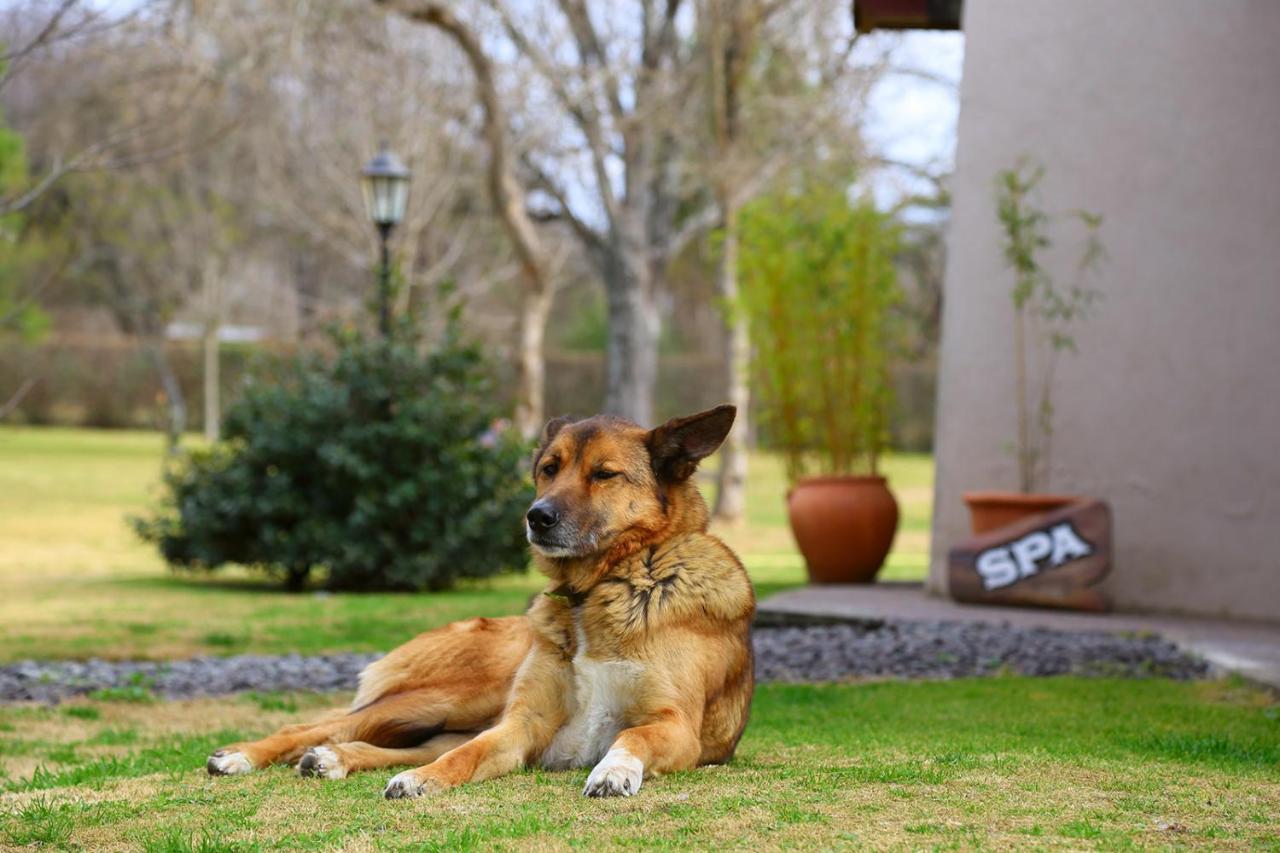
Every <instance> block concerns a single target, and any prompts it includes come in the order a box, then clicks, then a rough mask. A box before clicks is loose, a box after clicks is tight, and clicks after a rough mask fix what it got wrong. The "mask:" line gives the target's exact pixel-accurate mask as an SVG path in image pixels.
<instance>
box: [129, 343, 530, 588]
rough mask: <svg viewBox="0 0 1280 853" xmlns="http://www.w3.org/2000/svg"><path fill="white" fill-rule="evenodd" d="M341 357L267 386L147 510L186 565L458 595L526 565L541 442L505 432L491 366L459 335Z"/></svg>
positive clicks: (292, 580)
mask: <svg viewBox="0 0 1280 853" xmlns="http://www.w3.org/2000/svg"><path fill="white" fill-rule="evenodd" d="M335 342H336V352H334V353H332V354H330V355H327V356H322V355H316V354H308V355H302V356H298V357H296V358H294V359H292V360H289V361H286V362H284V363H283V364H282V365H281V366H280V367H279V368H277V370H276V374H277V375H275V376H273V377H271V379H270V381H266V380H264V379H258V380H255V381H253V382H251V383H250V384H249V385H248V386H247V387H246V388H245V389H244V392H243V394H242V396H241V398H240V399H239V401H238V402H236V403H235V404H234V405H233V406H232V407H231V408H230V409H229V410H228V411H227V415H226V426H225V430H224V435H225V439H224V440H223V441H222V442H220V443H218V444H217V445H215V446H213V447H211V448H210V449H208V450H203V451H195V452H193V453H191V454H190V455H189V456H188V457H186V458H185V459H184V460H181V461H180V462H178V463H176V464H175V465H173V466H172V467H171V468H170V469H169V470H168V471H167V472H166V474H165V477H164V497H163V500H162V503H161V506H160V508H159V509H158V510H157V511H156V512H155V513H154V514H153V515H152V516H151V517H150V518H146V519H138V520H135V522H134V523H135V526H136V528H137V530H138V531H139V533H140V534H141V535H142V537H143V538H144V539H146V540H148V541H150V542H153V543H155V544H157V545H158V546H159V548H160V552H161V554H162V555H163V556H164V558H165V559H166V560H167V561H168V562H169V563H170V564H171V565H173V566H175V567H179V568H187V569H216V568H218V567H220V566H223V565H226V564H228V563H239V564H242V565H247V566H252V567H256V568H260V569H263V570H265V571H267V572H269V573H271V574H274V575H277V576H280V577H282V578H283V579H284V581H285V583H286V584H287V585H288V586H289V587H290V588H294V589H296V588H299V587H301V586H302V585H303V584H304V583H305V581H306V580H307V577H308V575H310V574H311V573H312V572H313V571H318V572H319V574H320V575H321V576H322V578H323V583H324V584H325V585H326V586H328V587H329V588H332V589H360V590H373V589H381V590H386V589H390V590H421V589H442V588H445V587H447V586H449V585H451V584H452V583H453V581H454V580H455V579H457V578H460V577H485V576H489V575H494V574H497V573H499V572H503V571H517V570H522V569H523V568H524V567H525V566H526V552H525V542H524V536H523V515H524V512H525V509H526V508H527V506H528V504H529V501H530V500H531V499H532V491H531V489H530V487H529V486H528V485H527V484H526V477H525V470H524V469H525V462H526V459H527V455H526V454H527V450H528V448H527V446H526V445H525V444H524V443H523V442H522V441H520V440H519V439H518V438H517V437H516V436H515V434H514V433H513V432H512V431H510V430H506V431H502V430H496V431H495V430H494V428H493V427H494V425H495V423H496V422H498V421H499V419H500V416H501V414H502V412H501V410H500V409H499V408H498V405H499V404H498V403H497V402H495V400H496V398H495V395H494V393H493V383H492V379H491V374H490V371H489V369H488V367H487V365H486V363H485V362H484V360H483V359H482V358H481V357H480V355H479V353H478V351H477V350H476V349H474V348H473V347H468V346H464V345H462V344H461V343H459V342H458V341H457V340H456V338H455V337H454V336H453V335H449V336H448V339H447V341H446V342H445V343H444V344H443V345H441V346H440V347H439V348H437V349H435V350H434V351H432V352H430V353H428V354H426V355H423V354H422V353H421V352H420V349H419V347H418V345H417V342H416V341H414V340H413V339H412V338H411V337H408V336H405V335H400V336H398V337H397V338H396V339H395V340H394V341H393V342H391V343H385V342H383V341H381V340H369V339H365V338H363V337H361V336H359V335H357V334H354V333H346V334H342V335H337V336H336V337H335Z"/></svg>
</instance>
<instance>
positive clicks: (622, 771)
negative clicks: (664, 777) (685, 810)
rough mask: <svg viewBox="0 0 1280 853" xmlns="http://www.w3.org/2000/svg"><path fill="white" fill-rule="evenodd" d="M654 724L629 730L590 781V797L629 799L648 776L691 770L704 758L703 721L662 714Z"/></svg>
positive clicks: (672, 712) (674, 713)
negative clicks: (702, 755) (700, 731)
mask: <svg viewBox="0 0 1280 853" xmlns="http://www.w3.org/2000/svg"><path fill="white" fill-rule="evenodd" d="M655 716H656V719H654V720H653V721H652V722H650V723H647V724H645V725H642V726H636V727H635V728H630V729H626V730H625V731H623V732H622V733H621V734H619V735H618V737H617V738H616V739H615V740H614V742H613V745H612V746H611V747H610V748H609V752H608V753H607V754H606V755H605V757H604V758H602V759H600V763H599V764H597V765H596V766H595V767H594V768H593V769H592V771H591V775H590V776H588V777H587V784H586V786H585V787H583V789H582V793H583V795H584V796H588V797H629V796H631V795H632V794H634V793H636V792H637V791H639V790H640V783H641V782H642V781H644V777H645V774H646V773H647V774H649V775H652V774H655V773H668V772H670V771H672V770H688V769H690V768H692V767H695V766H697V764H698V756H699V755H701V754H702V743H701V741H700V739H699V736H698V729H699V727H700V723H701V721H700V720H695V719H693V716H694V715H689V714H685V713H681V712H680V711H676V710H666V711H661V712H659V713H658V714H657V715H655Z"/></svg>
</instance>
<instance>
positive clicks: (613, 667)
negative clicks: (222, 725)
mask: <svg viewBox="0 0 1280 853" xmlns="http://www.w3.org/2000/svg"><path fill="white" fill-rule="evenodd" d="M732 419H733V412H732V409H729V408H728V407H721V408H720V409H715V410H712V411H711V412H706V413H703V414H701V415H695V416H693V417H691V418H684V419H679V420H676V421H672V422H670V423H668V424H666V425H664V426H662V427H659V428H658V429H656V430H652V431H647V430H644V429H642V428H640V427H638V426H635V425H634V424H631V423H629V422H626V421H622V420H619V419H616V418H608V417H600V418H592V419H590V420H587V421H580V422H577V423H572V424H565V423H563V422H552V424H549V425H548V429H547V432H546V434H545V436H544V442H543V446H542V447H541V448H540V449H539V451H538V453H537V454H536V455H535V459H534V477H535V484H536V486H537V502H536V503H535V507H536V506H539V505H540V504H543V505H546V506H549V507H555V508H556V509H557V510H558V513H559V517H560V519H561V520H560V522H559V523H558V524H556V525H555V527H554V530H552V531H551V532H550V533H549V534H548V536H551V537H559V538H557V539H555V541H551V539H548V540H547V541H546V542H541V543H540V540H538V539H537V538H536V537H535V533H534V532H533V530H532V528H531V532H530V537H531V542H534V555H535V562H536V564H537V566H538V568H539V569H540V570H541V571H542V572H543V574H545V575H546V576H547V578H548V581H549V582H548V585H547V589H546V593H547V594H545V595H540V596H538V597H537V598H536V599H535V601H534V602H533V604H532V605H531V606H530V608H529V611H528V614H527V615H526V617H512V618H507V619H476V620H468V621H466V622H460V623H456V624H454V625H450V626H447V627H445V628H442V629H439V630H437V631H429V632H427V633H425V634H422V635H420V636H419V637H417V638H415V639H414V640H412V641H410V642H409V643H406V644H405V645H403V646H400V647H399V648H397V649H395V650H394V651H392V652H391V653H390V654H388V655H387V656H386V657H385V658H383V659H382V660H380V661H378V662H376V663H374V664H372V665H371V666H369V667H368V668H367V669H366V670H365V672H364V673H362V674H361V677H360V689H359V691H358V693H357V695H356V699H355V701H354V702H353V705H352V709H351V711H349V712H348V713H346V714H341V715H338V716H335V717H330V718H328V719H326V720H323V721H320V722H318V723H316V724H314V725H311V726H297V727H291V728H289V729H286V730H282V731H281V732H278V733H277V734H275V735H273V736H271V737H269V738H266V739H265V740H262V741H257V742H254V743H248V744H238V745H234V746H230V747H227V748H225V749H224V750H220V751H219V752H218V753H215V756H214V757H213V758H211V759H210V772H222V771H217V770H215V759H216V758H218V757H219V756H224V755H226V754H229V753H233V752H234V753H240V754H243V755H244V756H245V757H246V758H247V760H248V762H249V764H251V765H252V766H253V767H260V766H263V765H265V764H268V763H271V762H274V761H294V760H297V759H299V757H300V756H301V755H302V754H303V752H304V751H305V750H306V749H307V748H308V747H314V746H319V745H323V744H331V745H332V747H331V748H330V750H329V751H327V752H317V753H316V756H320V757H316V756H312V757H310V758H308V759H307V760H306V761H304V762H303V763H304V764H308V763H309V764H310V765H311V766H314V767H321V766H322V765H323V762H322V761H321V757H322V758H323V760H324V762H329V763H332V762H333V761H334V760H335V757H336V760H337V761H338V762H340V763H341V765H342V770H341V772H342V773H345V772H349V771H352V770H357V769H371V768H376V767H385V766H392V765H393V764H398V763H406V762H418V763H421V764H422V766H420V767H418V768H417V769H415V770H411V771H407V772H405V773H401V774H400V775H398V776H396V777H395V778H394V779H392V781H391V784H390V785H389V786H388V788H387V795H388V796H415V795H417V794H421V793H424V792H430V791H435V790H440V789H444V788H448V787H452V786H454V785H458V784H462V783H464V782H469V781H479V780H482V779H488V778H492V777H494V776H498V775H502V774H504V773H507V772H510V771H511V770H513V769H516V768H517V767H520V766H522V765H526V764H531V763H542V764H543V765H544V766H549V767H564V766H589V765H591V764H595V765H596V769H595V770H594V771H593V773H592V775H591V777H590V779H589V780H588V784H587V790H586V791H585V793H588V794H591V795H593V796H595V795H611V794H619V793H621V794H630V793H635V789H636V788H638V787H639V780H640V775H639V774H640V773H643V774H644V775H652V774H655V773H664V772H669V771H672V770H681V769H687V768H692V767H695V766H697V765H699V764H707V763H718V762H723V761H726V760H728V759H729V758H730V757H731V756H732V755H733V751H734V748H735V747H736V745H737V742H738V739H739V738H740V737H741V735H742V731H743V729H744V727H745V726H746V722H747V713H748V709H749V706H750V702H751V695H752V690H753V687H754V680H753V674H752V658H751V643H750V624H751V618H752V616H753V614H754V610H755V601H754V597H753V594H752V591H751V584H750V582H749V581H748V579H747V575H746V572H745V571H744V570H743V568H742V565H741V563H740V562H739V561H738V559H737V558H736V557H735V556H734V554H733V552H732V551H730V550H729V548H728V547H727V546H726V545H725V544H724V543H723V542H721V541H720V540H719V539H717V538H716V537H714V536H712V535H710V534H709V533H707V521H708V514H707V508H706V505H705V503H704V502H703V499H702V497H701V495H700V494H699V492H698V490H697V488H696V487H695V486H694V485H693V483H692V482H691V481H690V475H691V474H692V473H693V470H694V468H696V465H697V463H698V461H699V460H700V459H701V458H703V457H705V456H706V455H707V454H709V453H710V452H712V451H713V450H714V449H715V447H716V446H717V445H718V444H719V443H720V441H721V440H722V439H723V437H724V433H725V432H727V430H728V427H729V426H730V425H731V424H732ZM610 475H612V476H610ZM547 552H554V553H557V554H561V556H547ZM415 738H416V740H415ZM602 738H603V739H602ZM355 742H358V743H355ZM445 750H447V751H445ZM441 752H443V754H440V753H441ZM222 762H223V763H222V764H220V765H219V766H224V765H225V763H226V759H225V758H223V759H222ZM597 762H598V763H597ZM303 769H304V771H305V768H303ZM227 772H235V771H227Z"/></svg>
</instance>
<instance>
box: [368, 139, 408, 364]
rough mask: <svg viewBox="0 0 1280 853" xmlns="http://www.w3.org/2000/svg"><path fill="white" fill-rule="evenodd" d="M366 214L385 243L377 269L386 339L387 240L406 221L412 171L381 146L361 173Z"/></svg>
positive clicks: (388, 300)
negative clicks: (410, 173)
mask: <svg viewBox="0 0 1280 853" xmlns="http://www.w3.org/2000/svg"><path fill="white" fill-rule="evenodd" d="M360 183H361V188H362V189H363V190H364V206H365V211H366V212H367V213H368V214H369V219H370V220H372V221H373V224H374V225H375V226H377V228H378V237H379V239H380V240H381V243H382V263H381V265H380V267H379V269H378V330H379V331H380V332H381V333H382V337H383V338H384V339H386V338H389V337H390V336H391V254H390V252H389V251H388V249H387V240H388V239H389V238H390V237H391V231H392V230H393V229H394V228H395V227H396V226H397V225H399V224H400V221H401V220H402V219H404V208H405V203H406V202H407V201H408V199H409V170H408V169H407V168H405V165H404V163H401V162H400V158H399V157H397V156H396V155H395V154H393V153H391V149H390V148H388V147H387V143H385V142H384V143H382V148H381V150H379V151H378V154H377V156H376V157H374V158H373V159H372V160H370V161H369V162H368V164H367V165H366V166H365V167H364V169H363V170H361V172H360Z"/></svg>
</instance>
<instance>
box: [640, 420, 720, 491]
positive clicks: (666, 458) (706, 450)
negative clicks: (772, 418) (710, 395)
mask: <svg viewBox="0 0 1280 853" xmlns="http://www.w3.org/2000/svg"><path fill="white" fill-rule="evenodd" d="M737 414H738V410H737V409H736V408H735V407H733V406H716V407H715V408H714V409H708V410H707V411H705V412H699V413H698V414H696V415H689V416H688V417H685V418H675V419H673V420H669V421H667V422H666V423H665V424H663V425H662V426H660V427H657V428H655V429H652V430H650V431H649V435H648V437H647V438H646V439H645V444H646V446H648V448H649V459H650V461H651V462H652V464H653V471H654V473H655V474H657V475H658V479H659V480H660V481H662V482H664V483H678V482H680V481H681V480H687V479H688V478H689V477H690V476H691V475H692V474H693V472H694V471H695V470H697V468H698V463H699V462H701V461H702V460H703V459H706V458H707V457H708V456H710V455H711V454H712V453H715V451H716V448H717V447H719V446H720V443H721V442H723V441H724V438H725V436H727V435H728V434H729V430H730V429H732V427H733V419H734V417H735V416H736V415H737Z"/></svg>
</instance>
